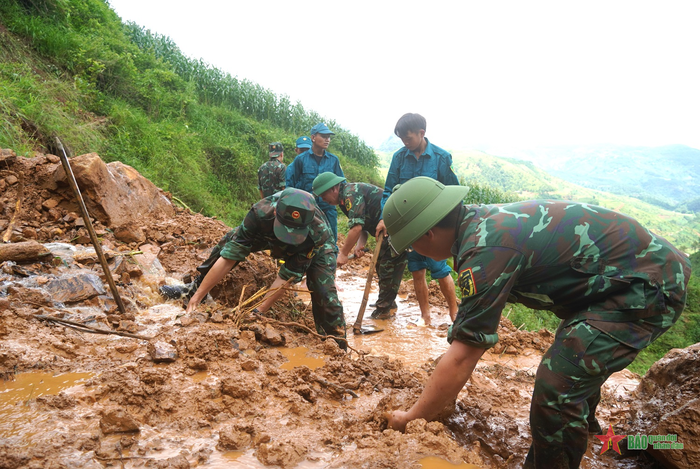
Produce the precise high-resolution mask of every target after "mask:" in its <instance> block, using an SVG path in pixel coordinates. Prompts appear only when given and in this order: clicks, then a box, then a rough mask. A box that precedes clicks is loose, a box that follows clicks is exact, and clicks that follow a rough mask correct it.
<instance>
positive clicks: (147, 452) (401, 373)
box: [0, 156, 654, 468]
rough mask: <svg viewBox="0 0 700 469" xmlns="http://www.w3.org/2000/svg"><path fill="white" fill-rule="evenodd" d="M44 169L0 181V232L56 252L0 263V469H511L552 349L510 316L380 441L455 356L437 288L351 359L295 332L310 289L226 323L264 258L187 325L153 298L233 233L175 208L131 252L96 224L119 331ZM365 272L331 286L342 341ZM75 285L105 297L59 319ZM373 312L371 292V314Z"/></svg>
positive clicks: (19, 166) (77, 229)
mask: <svg viewBox="0 0 700 469" xmlns="http://www.w3.org/2000/svg"><path fill="white" fill-rule="evenodd" d="M42 158H43V159H41V160H37V161H33V162H27V161H10V160H12V158H7V157H6V158H5V159H4V161H3V164H4V168H5V169H4V171H5V172H4V173H3V174H2V175H0V176H2V178H3V179H2V183H0V194H2V195H1V197H0V213H1V214H2V215H1V217H0V218H2V221H0V229H2V232H3V234H5V235H7V236H8V237H9V238H13V239H12V240H13V242H19V241H23V240H25V241H26V240H35V241H37V242H39V243H42V244H44V245H45V246H47V248H48V249H50V250H51V253H52V255H51V256H50V260H42V261H37V262H25V263H21V264H20V263H15V262H12V261H5V262H3V263H2V264H0V285H1V288H0V374H2V377H3V378H4V379H3V381H0V467H2V468H21V467H30V468H64V467H65V468H68V467H70V468H103V467H155V468H190V467H206V468H219V467H222V468H223V467H241V468H262V467H281V468H420V467H425V468H438V467H483V468H489V467H509V468H510V467H513V468H515V467H521V465H522V462H523V460H524V457H525V455H526V453H527V450H528V447H529V425H528V413H529V404H530V393H531V391H532V388H533V383H534V375H535V372H536V369H537V365H538V363H539V359H540V357H541V355H542V353H543V352H544V351H545V350H546V349H547V347H548V346H549V344H551V341H552V337H553V336H552V333H551V332H548V331H546V330H542V331H539V332H524V331H518V330H517V329H516V328H515V327H514V326H513V325H512V324H511V323H510V321H509V320H508V319H506V318H504V319H503V320H502V323H501V328H500V330H499V336H500V342H499V344H498V346H497V347H495V348H494V349H492V350H491V351H489V352H487V353H486V354H485V356H484V358H483V359H482V360H481V362H480V364H479V366H478V367H477V369H476V371H475V373H474V375H473V377H472V379H471V380H470V381H469V382H468V383H467V385H466V386H465V387H464V389H463V390H462V391H461V393H460V394H459V396H458V399H457V401H456V402H453V403H448V405H447V406H446V408H445V411H444V412H443V415H442V416H441V418H440V420H439V421H436V422H425V421H422V420H419V421H414V422H412V423H410V424H409V426H408V428H407V431H406V433H405V434H404V433H400V432H396V431H393V430H388V429H386V422H385V420H384V418H383V413H384V412H386V411H388V410H392V409H407V408H408V407H410V406H411V405H412V404H413V403H414V402H415V401H416V400H417V398H418V396H419V395H420V393H421V391H422V389H423V386H424V385H425V383H426V381H427V379H428V377H429V376H430V373H431V371H432V370H433V369H434V366H435V363H436V361H437V360H439V358H440V356H441V355H442V354H443V353H444V352H445V350H446V349H447V346H448V344H447V341H446V335H447V327H448V326H449V315H448V314H447V313H448V312H447V307H446V305H445V304H444V300H443V299H442V296H441V294H440V293H439V289H438V288H437V284H433V285H431V305H432V308H433V309H432V323H433V325H432V326H431V327H418V326H417V325H416V324H417V319H418V318H419V317H420V312H419V310H418V307H417V304H416V302H415V297H412V296H411V295H412V294H411V291H412V286H411V284H410V282H405V283H406V284H407V285H404V286H403V287H402V292H401V295H400V298H399V299H398V300H399V301H398V303H399V308H398V312H397V315H396V317H395V318H392V319H390V320H386V321H380V320H377V321H373V320H371V319H368V318H369V314H370V313H371V310H372V308H371V307H368V308H367V311H366V312H365V321H364V323H365V324H367V325H374V326H377V327H379V328H383V329H384V331H383V332H380V333H376V334H370V335H354V334H353V333H352V330H351V329H350V330H349V331H348V343H349V346H350V348H351V352H350V353H345V352H343V351H341V350H340V349H339V348H338V346H337V344H336V343H335V342H334V341H330V340H329V341H322V340H321V339H319V338H318V337H316V336H314V335H312V334H309V333H308V332H307V331H306V330H305V329H304V328H302V327H297V326H294V325H293V323H299V324H302V325H305V326H306V327H309V328H313V319H312V315H311V311H310V306H309V304H308V302H309V301H308V294H307V293H305V292H304V291H297V292H292V291H290V292H288V293H287V294H286V296H285V298H284V299H283V300H282V301H280V302H279V303H278V304H277V305H276V306H275V307H274V309H273V311H271V312H269V313H268V315H267V317H266V318H255V317H250V316H247V315H246V316H245V317H240V315H239V314H237V313H236V307H237V306H238V305H239V303H240V302H241V301H243V300H244V299H245V298H247V297H249V296H250V295H252V294H254V293H255V292H257V291H259V290H260V289H261V288H265V287H266V286H268V285H269V284H271V283H272V281H273V280H274V277H275V273H276V265H275V262H274V260H272V259H271V258H270V257H269V256H267V255H266V254H265V253H259V254H253V255H251V256H250V258H249V259H248V260H247V262H245V263H244V264H242V265H241V266H239V267H238V268H237V269H234V271H233V272H232V273H231V274H229V275H228V276H227V277H226V279H225V280H224V282H222V283H221V284H220V286H219V287H218V288H217V289H216V290H214V291H213V292H212V297H213V298H212V299H211V300H210V301H208V302H206V303H204V304H203V305H202V306H200V308H198V310H197V311H196V312H195V313H193V314H191V315H186V314H185V312H184V309H183V308H182V304H181V302H179V301H164V300H163V299H162V298H161V297H160V296H159V295H158V293H157V288H158V287H159V286H160V285H162V284H164V283H179V282H182V281H183V279H185V280H186V279H187V276H188V275H191V274H193V272H194V269H195V267H196V266H197V265H198V264H199V263H200V262H201V261H202V260H204V259H205V258H206V256H207V254H208V248H209V247H211V246H213V245H214V244H215V243H216V242H217V241H218V240H219V239H220V237H221V236H222V235H223V234H224V233H225V232H226V231H228V229H229V227H226V226H225V225H224V224H223V223H221V222H219V221H217V220H214V219H210V218H207V217H203V216H201V215H198V214H192V213H191V212H189V211H188V210H184V209H182V208H177V207H173V213H172V214H171V215H168V216H167V217H164V216H162V214H159V213H154V214H151V215H149V216H141V217H140V219H139V222H138V225H139V228H140V229H141V230H142V232H143V239H141V240H135V241H130V242H126V241H123V240H120V239H118V238H117V237H115V235H114V231H115V230H114V229H113V227H110V225H109V224H108V223H107V222H100V220H99V219H97V220H95V227H96V231H98V232H99V233H100V239H101V242H102V245H103V250H104V251H105V253H107V254H108V257H109V266H110V269H111V271H112V275H113V276H114V277H115V279H116V281H117V286H118V290H119V294H120V296H121V297H122V299H123V301H124V303H125V305H126V314H122V313H121V312H120V311H119V310H118V308H117V306H116V305H115V303H114V301H113V300H112V299H111V295H110V293H109V290H108V289H107V287H106V286H105V285H106V284H103V281H104V273H103V272H102V271H101V266H100V264H99V262H96V256H95V254H94V251H92V250H91V248H90V242H89V239H87V240H86V239H85V230H84V228H83V227H82V226H80V225H79V224H76V219H77V218H79V217H75V216H74V214H75V213H76V207H75V205H74V204H73V203H72V202H71V200H72V196H71V194H70V191H69V189H68V188H66V187H65V186H61V185H60V184H55V185H54V184H47V183H46V182H45V181H46V180H48V179H50V178H52V177H53V176H52V175H53V172H54V171H55V169H56V166H57V164H58V162H57V159H56V158H55V157H53V158H50V157H47V156H42ZM15 160H24V159H17V158H15ZM12 175H15V177H14V178H10V177H9V176H12ZM20 176H21V177H20ZM8 178H9V180H8ZM20 180H21V183H22V184H23V185H24V187H23V190H22V191H21V194H20V193H19V191H18V187H17V184H18V183H19V182H20ZM17 197H21V198H22V208H21V209H20V210H19V211H18V210H17V204H16V199H17ZM48 200H52V201H53V202H50V203H47V201H48ZM54 202H56V203H54ZM71 214H73V215H71ZM122 238H123V237H122ZM369 260H370V256H365V257H363V258H361V259H355V260H352V261H351V262H350V263H349V264H348V265H347V266H346V267H345V268H343V269H341V270H339V272H338V280H337V283H338V286H339V289H340V290H341V291H340V295H341V299H342V301H343V304H344V308H345V315H346V321H347V323H348V324H349V325H352V324H353V323H354V321H355V318H356V315H357V311H358V309H359V305H360V303H361V300H362V294H363V289H364V285H365V281H366V278H365V276H366V275H367V266H368V263H369ZM79 274H81V275H82V274H84V275H85V277H84V278H87V279H88V280H89V279H90V278H91V277H90V275H92V276H96V277H97V278H98V279H100V280H101V281H100V282H97V283H98V284H103V291H101V292H100V291H99V288H97V289H96V291H95V292H92V293H90V292H88V293H84V289H85V288H87V287H86V284H87V285H88V286H89V285H90V284H91V283H90V281H85V282H83V283H82V284H81V285H80V287H79V288H78V287H72V286H68V287H62V288H63V289H64V290H66V289H67V290H70V293H71V294H70V295H68V293H66V297H65V298H67V299H66V300H64V301H62V302H58V301H56V300H55V296H56V292H55V291H54V293H51V292H50V290H49V289H48V286H49V285H50V284H52V282H55V281H57V280H60V279H73V278H76V277H79ZM80 278H83V277H80ZM93 283H95V282H93ZM376 294H377V292H376V282H375V284H374V290H373V291H372V292H371V295H370V301H369V302H370V303H371V302H373V301H374V300H375V299H376ZM46 317H53V318H59V319H62V320H65V321H71V322H73V323H78V324H83V325H85V326H87V328H91V330H102V331H109V333H106V334H96V333H92V331H88V330H86V329H85V328H83V329H80V328H78V329H76V328H74V327H70V326H69V325H67V324H66V323H57V322H54V321H50V320H47V319H45V318H46ZM114 332H116V333H123V334H130V335H131V336H125V335H116V334H114ZM133 336H138V337H141V338H135V337H133ZM145 338H148V340H146V339H145ZM638 378H639V377H637V376H635V375H633V374H632V373H629V372H623V373H620V374H618V375H616V376H615V377H614V379H611V380H610V382H609V383H608V384H606V387H605V388H604V391H603V399H602V402H601V405H600V407H599V411H598V418H599V420H600V422H601V424H602V425H605V426H607V425H608V424H612V425H613V426H614V427H615V428H616V429H617V428H624V427H625V425H626V421H627V419H628V414H629V412H628V410H629V404H630V401H631V400H632V399H633V397H632V392H633V391H634V389H635V388H636V386H637V383H638ZM600 448H601V445H600V442H599V440H597V439H595V438H593V437H591V438H590V439H589V451H588V453H587V455H586V458H585V460H584V462H583V465H582V467H586V468H612V467H629V468H636V467H654V466H653V463H651V462H650V460H649V459H648V458H646V457H645V456H639V455H635V456H634V457H628V458H625V459H617V458H616V457H615V456H617V455H616V454H615V455H611V454H610V453H611V452H607V453H605V454H602V455H601V454H599V453H600ZM448 463H451V464H454V465H458V466H451V465H450V466H443V464H448Z"/></svg>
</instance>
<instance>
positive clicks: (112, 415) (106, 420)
mask: <svg viewBox="0 0 700 469" xmlns="http://www.w3.org/2000/svg"><path fill="white" fill-rule="evenodd" d="M100 429H101V430H102V433H104V434H105V435H109V434H111V433H126V432H138V431H139V424H138V422H137V421H136V419H134V417H132V416H131V415H129V414H128V413H127V412H126V411H125V410H124V409H122V408H121V407H110V408H107V409H105V410H104V411H103V413H102V418H101V419H100Z"/></svg>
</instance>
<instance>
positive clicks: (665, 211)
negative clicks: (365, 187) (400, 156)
mask: <svg viewBox="0 0 700 469" xmlns="http://www.w3.org/2000/svg"><path fill="white" fill-rule="evenodd" d="M391 140H392V139H387V141H386V142H385V144H386V146H384V145H383V147H386V149H385V150H379V149H375V151H376V152H377V156H378V157H379V162H380V166H381V167H382V169H383V170H384V171H386V169H388V167H389V164H390V163H391V157H392V155H393V153H394V152H395V151H396V149H397V147H396V142H391ZM399 148H400V143H399ZM579 155H581V159H582V160H583V158H584V154H583V153H579ZM676 156H677V154H676ZM612 157H616V159H618V160H620V159H624V156H621V154H620V153H614V154H611V155H610V159H613V158H612ZM452 160H453V168H454V170H455V173H456V174H457V176H458V177H459V178H460V180H461V181H462V182H463V184H467V185H469V184H470V183H471V184H474V183H476V184H480V185H485V186H488V187H493V188H495V189H498V190H501V191H503V192H507V193H512V194H515V195H516V196H517V197H519V198H522V199H533V198H553V199H565V200H575V201H579V202H585V203H591V204H596V205H601V206H603V207H607V208H611V209H613V210H617V211H620V212H623V213H626V214H628V215H631V216H633V217H634V218H636V219H637V220H639V221H641V222H642V223H643V224H644V225H645V226H647V227H649V228H650V229H651V230H652V231H654V232H656V233H658V234H660V235H662V236H664V237H666V238H668V239H669V240H670V241H672V242H673V243H675V244H676V245H678V246H680V247H682V248H690V247H691V246H693V245H694V244H695V243H696V242H697V239H698V237H699V236H700V217H699V216H698V215H697V214H698V213H700V210H698V209H696V213H681V212H680V211H674V210H672V209H669V208H668V207H664V206H663V205H661V204H659V203H653V201H652V198H651V196H650V194H651V192H650V191H646V192H645V190H646V189H653V188H649V187H647V186H649V185H655V184H658V183H657V182H641V181H642V176H641V175H642V174H646V177H647V179H646V180H649V179H650V178H651V177H652V176H654V175H653V174H648V171H647V173H645V172H644V171H643V170H642V169H637V168H635V169H634V171H632V170H630V171H628V172H629V173H635V174H636V176H635V177H637V178H638V179H629V180H628V179H625V177H626V176H624V175H622V176H621V175H620V174H621V173H624V172H625V171H623V169H624V168H619V167H618V166H616V165H614V164H611V165H610V167H611V169H610V170H609V171H608V172H609V174H604V175H601V177H600V179H601V180H604V179H606V178H607V179H608V183H612V182H614V181H618V180H619V181H620V183H621V184H626V185H629V186H631V185H633V184H637V187H636V191H637V192H635V193H629V194H620V193H615V192H613V191H606V190H603V189H598V188H595V187H593V186H595V185H596V184H595V182H596V181H588V182H587V183H586V184H584V183H581V184H577V183H575V182H570V181H567V180H565V179H564V178H562V177H559V176H556V175H553V174H551V173H550V172H548V171H545V170H544V169H542V168H541V167H540V166H539V165H537V164H536V163H534V162H532V161H527V160H524V159H518V158H506V157H502V156H493V155H491V154H488V153H484V152H482V151H477V150H466V151H465V150H457V151H452ZM596 161H600V160H595V159H593V160H591V163H590V164H591V165H593V164H594V162H596ZM668 161H669V160H664V159H663V158H661V159H660V162H659V167H661V165H668V166H673V164H671V163H669V162H668ZM674 161H675V163H674V164H675V165H676V166H677V167H673V168H669V169H668V171H669V172H671V171H672V172H673V174H675V175H677V177H678V178H679V179H680V178H686V179H687V178H694V176H693V173H692V171H687V170H684V169H683V168H684V167H686V168H687V167H688V166H690V165H692V164H695V163H694V161H693V160H692V153H691V161H690V162H689V161H688V159H687V158H686V159H683V158H680V159H679V158H676V159H675V160H674ZM557 163H558V164H561V165H563V166H564V165H566V162H564V161H557ZM689 163H690V164H689ZM596 164H597V163H596ZM645 165H646V168H647V170H648V167H649V163H645V164H641V165H640V166H642V167H645ZM553 172H554V171H552V173H553ZM578 179H579V180H582V181H584V182H586V179H585V176H584V175H579V177H578ZM623 179H624V180H623ZM646 180H645V181H646ZM633 181H634V182H633ZM673 183H674V184H676V185H680V184H678V180H673ZM601 186H602V184H601ZM640 186H641V187H640ZM638 193H641V195H642V196H644V195H646V196H647V197H649V199H647V200H643V199H642V198H641V197H639V196H635V195H634V194H638Z"/></svg>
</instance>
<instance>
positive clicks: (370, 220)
mask: <svg viewBox="0 0 700 469" xmlns="http://www.w3.org/2000/svg"><path fill="white" fill-rule="evenodd" d="M313 191H314V195H315V196H317V197H320V198H321V199H322V200H323V201H324V202H326V203H328V204H330V205H334V206H335V205H337V206H339V207H340V209H341V210H342V211H343V213H344V214H345V215H346V216H347V217H348V234H347V236H346V238H345V244H344V245H343V247H342V248H340V252H339V253H338V266H343V265H345V264H346V263H347V262H348V256H349V255H350V252H351V251H352V252H353V253H354V255H355V256H356V257H362V256H363V255H364V253H365V252H364V247H365V244H366V243H367V236H368V233H371V234H372V236H374V234H375V230H376V229H377V223H378V222H379V219H380V215H381V210H382V206H381V205H382V192H383V191H382V189H380V188H379V187H377V186H373V185H372V184H365V183H363V182H357V183H347V182H346V179H345V178H344V177H340V176H337V175H336V174H333V173H331V172H326V173H322V174H319V175H318V176H317V177H316V179H314V183H313ZM379 242H381V243H382V247H381V249H380V251H379V257H378V259H375V262H376V263H377V275H378V276H379V298H378V299H377V302H376V303H375V307H376V309H375V310H374V311H373V312H372V315H371V317H372V319H388V318H390V317H391V315H392V314H393V313H394V312H395V311H396V301H395V300H396V295H397V294H398V292H399V286H401V278H402V276H403V271H404V269H405V268H406V263H407V262H408V260H407V259H406V254H401V255H400V256H398V257H393V258H392V256H391V249H390V248H389V243H388V238H385V237H380V241H379ZM453 319H454V318H453Z"/></svg>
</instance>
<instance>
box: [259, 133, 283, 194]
mask: <svg viewBox="0 0 700 469" xmlns="http://www.w3.org/2000/svg"><path fill="white" fill-rule="evenodd" d="M269 155H270V159H269V160H267V161H266V162H265V163H263V164H262V165H261V166H260V168H258V190H259V191H260V198H261V199H263V198H265V197H269V196H271V195H272V194H274V193H276V192H279V191H281V190H284V188H285V174H286V172H287V165H285V164H284V162H283V161H284V147H282V144H281V143H280V142H275V143H271V144H270V145H269Z"/></svg>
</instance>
